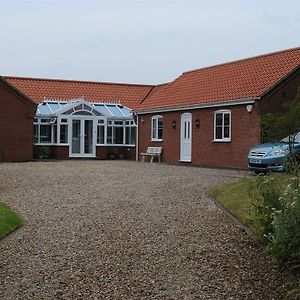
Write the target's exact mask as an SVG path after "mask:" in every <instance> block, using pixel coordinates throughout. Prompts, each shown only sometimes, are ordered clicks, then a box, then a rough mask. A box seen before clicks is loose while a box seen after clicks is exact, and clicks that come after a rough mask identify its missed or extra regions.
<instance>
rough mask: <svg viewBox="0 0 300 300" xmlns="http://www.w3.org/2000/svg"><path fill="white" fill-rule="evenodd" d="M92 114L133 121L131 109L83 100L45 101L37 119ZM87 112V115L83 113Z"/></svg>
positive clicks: (41, 105) (37, 112) (37, 114)
mask: <svg viewBox="0 0 300 300" xmlns="http://www.w3.org/2000/svg"><path fill="white" fill-rule="evenodd" d="M80 112H82V114H90V115H96V116H104V117H107V118H109V119H132V116H133V112H132V110H131V109H129V108H127V107H125V106H123V105H121V104H114V103H101V102H99V103H97V102H93V103H91V102H88V101H86V100H85V99H83V98H80V99H74V100H72V101H62V100H45V101H43V102H41V103H40V104H39V105H38V107H37V111H36V117H57V116H59V115H71V114H80ZM83 112H85V113H83Z"/></svg>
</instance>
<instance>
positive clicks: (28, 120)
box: [0, 77, 37, 161]
mask: <svg viewBox="0 0 300 300" xmlns="http://www.w3.org/2000/svg"><path fill="white" fill-rule="evenodd" d="M36 107H37V104H36V103H34V102H33V101H32V100H31V99H29V98H28V97H27V96H25V95H24V94H23V93H20V92H19V91H18V90H16V89H15V88H14V87H13V86H12V85H11V84H9V83H8V82H7V81H6V80H3V78H1V77H0V161H1V160H5V161H26V160H30V159H32V151H33V139H32V137H33V126H32V124H33V119H34V116H35V112H36Z"/></svg>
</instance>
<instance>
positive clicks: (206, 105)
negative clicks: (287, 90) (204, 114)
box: [136, 97, 260, 115]
mask: <svg viewBox="0 0 300 300" xmlns="http://www.w3.org/2000/svg"><path fill="white" fill-rule="evenodd" d="M259 99H260V97H252V98H244V99H235V100H229V101H220V102H216V103H202V104H194V105H183V106H176V107H167V108H151V109H147V110H137V112H136V113H137V114H140V115H141V114H151V113H160V112H170V111H180V110H192V109H203V108H212V107H220V106H232V105H242V104H253V103H254V102H255V101H256V100H259Z"/></svg>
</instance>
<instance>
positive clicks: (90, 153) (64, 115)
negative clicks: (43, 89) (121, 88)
mask: <svg viewBox="0 0 300 300" xmlns="http://www.w3.org/2000/svg"><path fill="white" fill-rule="evenodd" d="M135 138H136V124H135V121H134V114H133V111H132V110H131V109H129V108H127V107H124V106H122V105H120V104H114V103H100V102H99V103H94V102H88V101H86V100H85V99H83V98H80V99H74V100H71V101H61V100H44V101H43V102H42V103H40V104H39V105H38V108H37V112H36V116H35V119H34V144H35V146H36V147H38V146H48V147H51V148H53V147H63V146H65V147H68V156H69V157H96V156H97V150H96V148H98V147H126V148H128V147H129V148H134V147H135Z"/></svg>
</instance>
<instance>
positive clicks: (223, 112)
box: [213, 109, 231, 142]
mask: <svg viewBox="0 0 300 300" xmlns="http://www.w3.org/2000/svg"><path fill="white" fill-rule="evenodd" d="M218 114H222V138H220V139H217V137H216V133H217V130H216V129H217V115H218ZM225 114H229V137H224V128H225V126H224V115H225ZM213 141H214V142H231V110H229V109H220V110H217V111H215V112H214V140H213Z"/></svg>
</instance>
